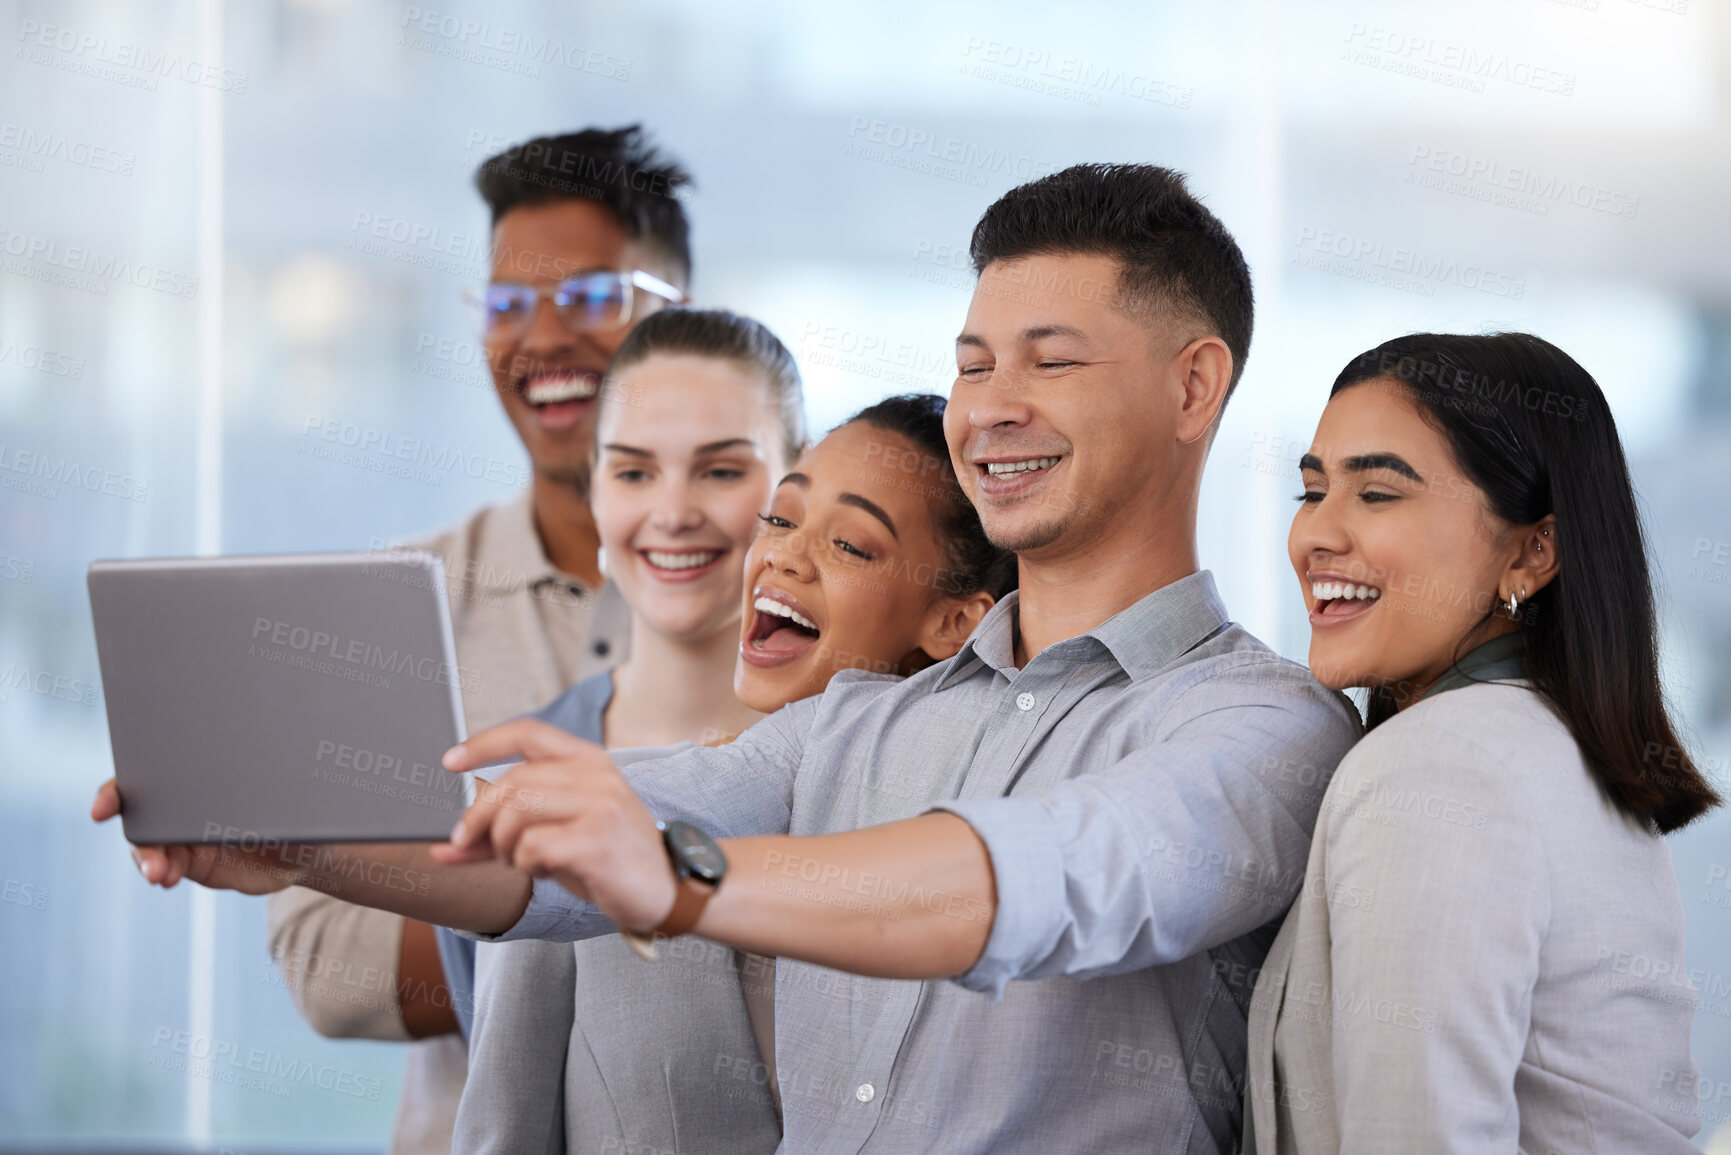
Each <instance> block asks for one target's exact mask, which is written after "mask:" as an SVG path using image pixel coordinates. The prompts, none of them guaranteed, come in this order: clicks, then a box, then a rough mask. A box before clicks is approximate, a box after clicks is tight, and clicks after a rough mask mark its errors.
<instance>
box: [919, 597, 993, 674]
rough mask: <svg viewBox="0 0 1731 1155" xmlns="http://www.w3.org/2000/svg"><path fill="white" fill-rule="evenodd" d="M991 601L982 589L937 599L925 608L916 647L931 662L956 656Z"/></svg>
mask: <svg viewBox="0 0 1731 1155" xmlns="http://www.w3.org/2000/svg"><path fill="white" fill-rule="evenodd" d="M994 600H995V599H994V598H993V597H992V595H991V594H989V593H987V592H986V591H985V590H980V591H979V592H978V593H973V594H969V595H968V596H967V597H963V598H939V599H938V601H937V603H936V604H935V605H933V606H932V607H931V609H929V610H927V611H926V620H925V621H924V622H923V623H922V624H921V626H920V635H919V648H920V649H921V650H923V651H925V654H926V656H927V657H929V658H931V660H932V661H934V662H941V661H943V660H944V659H945V658H953V657H955V656H956V651H957V650H960V649H961V648H962V643H963V642H965V641H967V640H968V635H969V634H971V633H973V632H974V627H975V626H978V625H979V624H980V619H981V618H983V617H985V616H986V611H987V610H989V609H991V608H992V604H993V602H994Z"/></svg>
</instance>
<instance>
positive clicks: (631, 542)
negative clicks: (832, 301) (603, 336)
mask: <svg viewBox="0 0 1731 1155" xmlns="http://www.w3.org/2000/svg"><path fill="white" fill-rule="evenodd" d="M623 377H624V384H625V386H626V387H624V388H622V389H619V390H617V391H609V393H608V394H607V396H606V399H605V400H604V402H603V404H602V408H601V411H600V414H599V420H600V429H599V431H598V441H599V444H598V446H597V450H596V453H597V457H596V463H595V472H594V484H593V487H592V493H591V497H590V504H591V506H592V507H593V509H594V511H595V524H596V526H597V528H598V529H599V530H600V533H601V545H602V547H603V548H604V549H605V550H606V551H607V576H608V577H609V578H611V579H612V580H613V582H614V583H615V584H616V585H617V586H618V587H619V590H620V592H621V593H622V594H623V595H624V597H625V601H626V603H627V604H628V605H630V607H631V610H632V613H633V615H634V619H633V620H634V627H633V628H634V629H641V628H649V629H654V630H656V631H658V632H660V633H663V634H666V635H668V636H670V637H672V638H674V639H676V640H680V641H686V642H692V641H698V640H702V639H704V638H709V637H712V636H714V635H715V634H716V633H717V632H718V631H721V630H727V631H733V630H735V629H737V627H738V621H739V612H740V610H739V607H740V600H741V593H740V583H741V573H742V566H743V561H744V557H745V551H746V547H747V546H748V545H749V544H750V543H751V538H752V535H753V533H754V532H755V531H756V528H757V517H758V514H759V513H760V512H761V511H762V509H763V507H764V505H765V503H766V502H767V501H768V498H769V489H770V485H771V483H772V482H771V479H772V478H774V477H777V476H779V475H780V474H781V472H782V470H783V469H784V468H785V467H786V463H785V462H784V461H783V460H782V450H781V432H780V426H779V424H778V422H777V418H776V412H775V409H774V407H773V405H772V404H771V402H770V397H769V388H768V386H767V385H766V384H765V383H764V382H762V381H761V380H759V379H758V378H757V377H755V376H754V375H753V374H752V373H751V372H750V371H749V370H747V369H746V368H744V367H743V366H740V365H737V364H735V363H733V362H731V361H724V360H717V359H714V358H706V357H695V356H690V355H685V354H678V355H674V354H652V355H650V356H649V357H647V358H645V359H644V360H642V361H640V362H637V363H636V364H633V365H631V366H628V367H627V368H626V369H625V370H624V373H623Z"/></svg>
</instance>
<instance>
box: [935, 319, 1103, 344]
mask: <svg viewBox="0 0 1731 1155" xmlns="http://www.w3.org/2000/svg"><path fill="white" fill-rule="evenodd" d="M1045 337H1074V338H1075V339H1076V340H1078V341H1086V340H1087V339H1088V334H1086V333H1084V332H1082V330H1080V329H1078V328H1076V326H1074V325H1035V326H1034V327H1033V328H1031V329H1023V330H1022V331H1021V332H1020V333H1018V334H1016V340H1018V341H1038V340H1041V339H1042V338H1045ZM963 345H967V346H969V347H971V348H975V349H990V348H991V346H990V345H988V344H986V339H985V338H984V337H981V336H980V335H979V334H977V333H963V334H962V335H961V336H959V337H957V338H956V346H957V347H958V348H960V347H961V346H963Z"/></svg>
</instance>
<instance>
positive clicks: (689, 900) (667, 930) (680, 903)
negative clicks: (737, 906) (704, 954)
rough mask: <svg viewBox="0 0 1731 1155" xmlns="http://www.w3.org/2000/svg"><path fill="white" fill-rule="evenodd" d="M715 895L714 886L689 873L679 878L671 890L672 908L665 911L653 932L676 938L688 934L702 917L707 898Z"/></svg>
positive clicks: (707, 902)
mask: <svg viewBox="0 0 1731 1155" xmlns="http://www.w3.org/2000/svg"><path fill="white" fill-rule="evenodd" d="M714 895H715V887H713V886H711V885H709V884H708V883H707V882H699V881H698V880H697V879H695V878H692V877H691V876H690V875H685V876H684V877H682V878H680V879H679V881H678V884H677V885H676V886H675V887H674V890H673V909H672V910H670V911H668V912H667V917H666V918H664V919H662V920H661V925H660V926H658V927H656V928H655V933H656V934H659V935H663V936H665V937H667V938H678V937H679V936H680V935H682V934H688V933H690V931H691V928H692V927H694V926H696V925H697V920H698V919H700V918H702V917H703V908H704V907H706V906H708V905H709V900H710V899H711V898H712V897H714Z"/></svg>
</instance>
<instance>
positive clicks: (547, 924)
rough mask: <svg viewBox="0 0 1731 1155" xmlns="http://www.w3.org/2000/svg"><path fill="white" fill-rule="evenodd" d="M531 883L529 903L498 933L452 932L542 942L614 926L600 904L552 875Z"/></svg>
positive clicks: (597, 932)
mask: <svg viewBox="0 0 1731 1155" xmlns="http://www.w3.org/2000/svg"><path fill="white" fill-rule="evenodd" d="M531 885H532V887H533V889H532V890H531V891H530V892H529V905H528V906H527V907H525V908H524V910H523V915H522V917H521V918H519V919H518V920H517V921H516V922H515V923H514V924H512V925H511V927H510V928H509V929H506V930H503V931H500V932H499V933H498V934H482V933H480V932H479V931H473V930H455V928H452V929H453V931H454V933H456V934H459V935H461V936H462V937H464V938H472V939H474V940H475V941H476V942H516V941H517V940H518V939H525V938H531V939H539V940H541V941H542V942H578V941H581V940H582V939H586V938H595V937H596V936H598V935H603V934H609V933H611V932H612V931H613V930H614V929H615V927H614V926H613V923H612V921H611V920H609V919H608V917H607V916H606V915H604V914H602V913H601V910H600V908H599V907H596V906H591V905H590V904H589V903H587V902H584V901H583V900H582V899H580V898H578V897H577V896H576V895H574V894H572V893H571V892H570V891H568V890H566V889H565V888H564V887H562V886H560V885H559V884H558V883H557V882H554V881H553V880H552V879H550V878H537V879H535V880H534V881H533V883H532V884H531Z"/></svg>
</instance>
